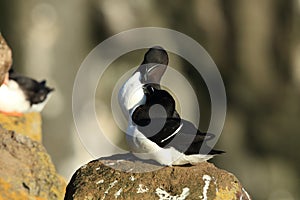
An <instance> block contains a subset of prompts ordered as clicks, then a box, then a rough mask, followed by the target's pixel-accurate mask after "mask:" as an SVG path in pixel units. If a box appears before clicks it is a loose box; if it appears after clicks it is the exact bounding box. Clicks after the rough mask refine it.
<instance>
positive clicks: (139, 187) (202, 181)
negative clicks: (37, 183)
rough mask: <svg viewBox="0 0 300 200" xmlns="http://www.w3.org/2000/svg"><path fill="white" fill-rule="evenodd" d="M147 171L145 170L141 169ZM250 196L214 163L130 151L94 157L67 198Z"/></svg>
mask: <svg viewBox="0 0 300 200" xmlns="http://www.w3.org/2000/svg"><path fill="white" fill-rule="evenodd" d="M141 172H145V173H141ZM72 199H74V200H79V199H80V200H81V199H89V200H93V199H101V200H104V199H161V200H167V199H173V200H175V199H181V200H183V199H203V200H210V199H226V200H230V199H240V200H242V199H244V200H245V199H250V197H249V195H248V194H247V192H246V191H245V190H244V188H243V187H242V185H241V183H240V182H239V181H238V180H237V178H236V177H235V176H234V175H232V174H231V173H228V172H226V171H224V170H221V169H218V168H216V167H215V166H214V165H213V164H211V163H207V162H203V163H200V164H199V165H196V166H176V167H162V166H159V165H157V164H155V163H150V162H149V163H145V162H142V161H140V160H138V159H136V158H134V157H133V156H132V155H130V154H123V155H116V156H112V157H108V158H102V159H98V160H94V161H91V162H90V163H88V164H86V165H84V166H82V167H81V168H80V169H78V170H77V171H76V173H75V174H74V175H73V177H72V179H71V181H70V182H69V184H68V186H67V189H66V195H65V200H72Z"/></svg>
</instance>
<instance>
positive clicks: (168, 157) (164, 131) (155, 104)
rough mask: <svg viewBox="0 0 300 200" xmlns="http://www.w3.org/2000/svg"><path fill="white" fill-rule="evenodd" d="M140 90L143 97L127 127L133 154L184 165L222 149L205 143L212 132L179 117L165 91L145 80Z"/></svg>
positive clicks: (206, 157)
mask: <svg viewBox="0 0 300 200" xmlns="http://www.w3.org/2000/svg"><path fill="white" fill-rule="evenodd" d="M143 91H144V94H145V96H146V101H145V103H144V104H142V105H139V106H137V107H136V108H135V109H134V111H133V112H132V115H131V120H129V126H128V129H127V142H128V144H129V147H130V149H131V150H132V152H133V154H134V155H136V156H137V157H139V158H141V159H152V160H155V161H157V162H158V163H160V164H162V165H184V164H197V163H199V162H203V161H206V160H208V159H211V158H212V157H213V156H214V155H216V154H221V153H223V151H220V150H215V149H212V148H211V147H209V146H208V145H207V144H206V142H207V141H208V140H210V139H212V138H213V137H214V135H212V134H208V133H203V132H201V131H199V130H198V129H197V128H196V127H195V126H194V125H193V124H192V123H191V122H189V121H186V120H184V119H181V118H180V116H179V115H178V113H177V112H176V110H175V100H174V98H173V97H172V95H170V94H169V93H168V92H167V91H165V90H162V89H158V88H157V84H151V83H150V84H145V85H144V86H143Z"/></svg>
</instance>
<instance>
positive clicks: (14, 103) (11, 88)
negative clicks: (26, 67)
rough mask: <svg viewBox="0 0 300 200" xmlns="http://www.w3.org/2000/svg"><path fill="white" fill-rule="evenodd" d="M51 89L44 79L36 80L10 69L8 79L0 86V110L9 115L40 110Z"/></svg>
mask: <svg viewBox="0 0 300 200" xmlns="http://www.w3.org/2000/svg"><path fill="white" fill-rule="evenodd" d="M52 91H53V88H49V87H47V86H46V81H45V80H43V81H40V82H38V81H36V80H34V79H31V78H29V77H26V76H21V75H17V74H15V73H14V72H13V71H12V70H11V71H10V72H9V78H8V80H6V81H5V82H4V83H3V84H2V85H1V86H0V111H1V112H4V113H7V114H11V115H22V113H27V112H41V111H42V109H43V108H44V106H45V105H46V103H47V101H48V99H49V98H50V96H51V95H50V93H51V92H52Z"/></svg>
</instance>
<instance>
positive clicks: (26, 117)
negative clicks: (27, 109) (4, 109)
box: [0, 112, 42, 142]
mask: <svg viewBox="0 0 300 200" xmlns="http://www.w3.org/2000/svg"><path fill="white" fill-rule="evenodd" d="M0 124H1V126H2V127H3V128H5V129H7V130H12V131H15V132H17V133H20V134H22V135H26V136H28V137H30V138H31V139H32V140H35V141H39V142H41V141H42V119H41V114H40V113H36V112H31V113H24V114H22V115H21V116H13V115H7V114H4V113H1V112H0Z"/></svg>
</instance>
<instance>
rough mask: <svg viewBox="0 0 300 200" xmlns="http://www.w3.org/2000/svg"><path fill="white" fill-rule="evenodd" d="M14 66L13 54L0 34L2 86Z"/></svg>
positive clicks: (0, 82)
mask: <svg viewBox="0 0 300 200" xmlns="http://www.w3.org/2000/svg"><path fill="white" fill-rule="evenodd" d="M11 64H12V52H11V49H10V48H9V46H8V45H7V43H6V42H5V40H4V38H3V37H2V35H1V33H0V85H2V83H3V81H4V77H5V73H6V72H8V70H9V69H10V67H11Z"/></svg>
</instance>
